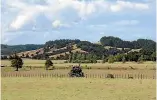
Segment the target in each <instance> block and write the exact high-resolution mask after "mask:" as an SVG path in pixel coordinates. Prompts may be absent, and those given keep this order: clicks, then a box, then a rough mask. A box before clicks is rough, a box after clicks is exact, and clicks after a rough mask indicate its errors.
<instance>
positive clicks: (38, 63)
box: [1, 59, 156, 70]
mask: <svg viewBox="0 0 157 100" xmlns="http://www.w3.org/2000/svg"><path fill="white" fill-rule="evenodd" d="M64 61H65V60H52V62H53V63H54V66H55V67H56V68H67V67H69V66H72V65H78V64H77V63H64ZM23 62H24V65H23V66H32V68H33V67H38V68H43V67H44V66H45V60H32V59H23ZM98 62H99V63H95V64H91V63H82V64H81V66H82V67H85V66H87V67H90V68H92V69H109V68H110V69H130V68H131V67H132V68H134V69H151V70H152V69H155V68H156V63H155V62H151V61H150V62H143V63H140V64H138V63H136V62H126V63H124V64H123V63H122V62H115V63H112V64H110V63H101V61H98ZM1 64H2V65H5V66H10V65H11V63H10V61H9V60H1Z"/></svg>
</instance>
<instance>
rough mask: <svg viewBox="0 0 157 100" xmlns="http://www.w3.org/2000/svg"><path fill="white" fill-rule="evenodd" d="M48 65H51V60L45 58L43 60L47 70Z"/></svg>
mask: <svg viewBox="0 0 157 100" xmlns="http://www.w3.org/2000/svg"><path fill="white" fill-rule="evenodd" d="M50 66H53V62H52V61H51V60H50V59H47V60H46V62H45V67H46V70H48V68H49V67H50Z"/></svg>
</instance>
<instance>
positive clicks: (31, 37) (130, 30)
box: [1, 0, 156, 44]
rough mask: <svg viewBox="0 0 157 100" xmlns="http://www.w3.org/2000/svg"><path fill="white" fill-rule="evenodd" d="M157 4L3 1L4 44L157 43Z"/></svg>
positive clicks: (135, 0) (136, 0)
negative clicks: (105, 39) (116, 40)
mask: <svg viewBox="0 0 157 100" xmlns="http://www.w3.org/2000/svg"><path fill="white" fill-rule="evenodd" d="M155 1H156V0H1V11H2V13H1V17H2V21H1V32H2V35H1V40H2V43H4V44H44V43H45V42H46V41H48V40H55V39H64V38H68V39H80V40H88V41H91V42H97V41H99V39H100V38H101V37H102V36H116V37H120V38H122V39H124V40H130V41H132V40H136V39H138V38H147V39H152V40H155V33H156V32H155V28H156V26H155Z"/></svg>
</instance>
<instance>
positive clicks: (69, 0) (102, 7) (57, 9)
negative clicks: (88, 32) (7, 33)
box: [7, 0, 149, 29]
mask: <svg viewBox="0 0 157 100" xmlns="http://www.w3.org/2000/svg"><path fill="white" fill-rule="evenodd" d="M46 2H47V4H48V5H39V4H38V5H37V4H34V5H32V4H31V5H29V4H28V3H26V2H24V1H23V2H22V1H21V0H15V1H14V2H12V1H11V0H7V4H8V5H9V6H10V7H14V8H17V9H20V10H21V11H20V13H19V14H18V15H17V17H16V18H15V20H14V21H12V22H11V25H10V26H11V27H12V28H14V29H20V28H21V27H22V26H23V25H24V24H26V23H28V22H29V21H31V19H32V18H34V17H35V16H36V15H38V14H40V13H44V14H45V15H46V16H52V17H50V18H51V20H56V19H55V18H56V17H54V16H55V15H57V14H58V13H61V12H62V11H63V10H64V9H65V8H71V9H74V10H76V11H77V14H78V16H79V17H80V18H82V19H85V18H86V17H88V16H89V15H91V14H95V13H96V12H98V11H101V12H104V11H112V12H118V11H122V10H125V9H136V10H145V9H149V5H148V4H144V3H133V2H129V1H119V0H118V1H117V2H116V3H112V2H107V1H103V0H100V1H91V2H85V1H77V0H46ZM64 17H66V16H64Z"/></svg>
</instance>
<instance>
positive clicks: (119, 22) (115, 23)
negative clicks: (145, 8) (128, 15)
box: [112, 20, 140, 26]
mask: <svg viewBox="0 0 157 100" xmlns="http://www.w3.org/2000/svg"><path fill="white" fill-rule="evenodd" d="M139 23H140V22H139V21H138V20H120V21H117V22H114V23H112V24H113V25H121V26H125V25H137V24H139Z"/></svg>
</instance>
